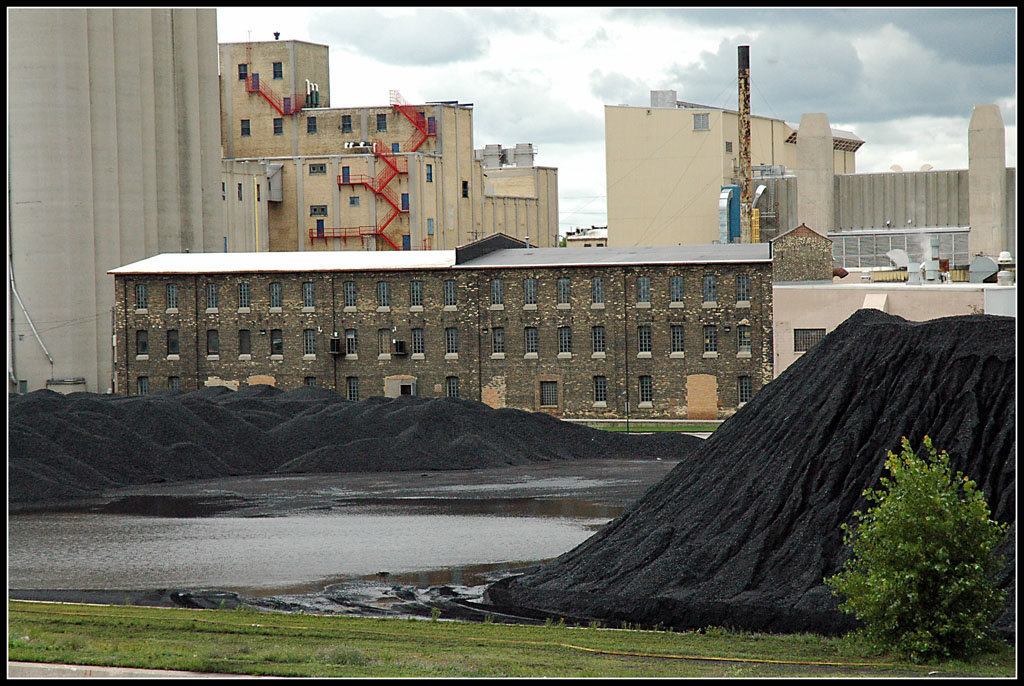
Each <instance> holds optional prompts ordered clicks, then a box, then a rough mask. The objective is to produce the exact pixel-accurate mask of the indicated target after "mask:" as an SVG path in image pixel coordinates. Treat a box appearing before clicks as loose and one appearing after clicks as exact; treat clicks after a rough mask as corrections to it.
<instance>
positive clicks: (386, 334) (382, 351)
mask: <svg viewBox="0 0 1024 686" xmlns="http://www.w3.org/2000/svg"><path fill="white" fill-rule="evenodd" d="M377 354H378V355H390V354H391V329H377Z"/></svg>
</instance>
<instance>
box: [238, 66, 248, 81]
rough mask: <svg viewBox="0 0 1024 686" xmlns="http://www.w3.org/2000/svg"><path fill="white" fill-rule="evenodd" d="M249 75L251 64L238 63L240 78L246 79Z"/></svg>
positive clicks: (241, 79)
mask: <svg viewBox="0 0 1024 686" xmlns="http://www.w3.org/2000/svg"><path fill="white" fill-rule="evenodd" d="M247 76H249V65H248V64H240V65H238V80H239V81H245V78H246V77H247Z"/></svg>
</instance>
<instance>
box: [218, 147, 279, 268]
mask: <svg viewBox="0 0 1024 686" xmlns="http://www.w3.org/2000/svg"><path fill="white" fill-rule="evenodd" d="M221 177H222V180H221V184H222V191H221V197H220V203H221V208H222V211H223V214H224V223H223V225H224V236H223V237H222V238H223V239H226V240H227V252H263V251H266V250H269V249H270V244H269V241H270V236H269V220H268V217H267V205H268V202H267V196H268V191H267V167H266V165H265V164H261V163H259V162H242V161H238V160H227V159H226V160H223V161H222V163H221ZM239 196H241V197H239ZM223 249H224V246H223V243H222V246H221V250H223Z"/></svg>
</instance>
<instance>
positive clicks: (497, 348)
mask: <svg viewBox="0 0 1024 686" xmlns="http://www.w3.org/2000/svg"><path fill="white" fill-rule="evenodd" d="M491 352H492V353H503V352H505V327H503V326H496V327H494V328H493V329H491Z"/></svg>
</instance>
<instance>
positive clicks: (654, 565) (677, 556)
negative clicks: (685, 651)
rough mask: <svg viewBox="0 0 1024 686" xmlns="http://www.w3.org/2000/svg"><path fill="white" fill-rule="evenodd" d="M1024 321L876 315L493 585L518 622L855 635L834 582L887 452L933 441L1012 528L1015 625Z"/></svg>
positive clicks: (1011, 616)
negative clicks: (549, 550) (1019, 351)
mask: <svg viewBox="0 0 1024 686" xmlns="http://www.w3.org/2000/svg"><path fill="white" fill-rule="evenodd" d="M1014 325H1015V320H1014V319H1013V318H1008V317H995V316H991V315H971V316H966V317H950V318H945V319H937V320H933V321H928V322H921V323H911V322H907V321H906V320H903V319H901V318H899V317H894V316H890V315H887V314H884V313H882V312H879V311H877V310H860V311H858V312H857V313H855V314H854V315H853V316H851V317H850V318H849V319H848V320H847V321H846V322H844V323H843V324H842V325H840V326H839V327H838V328H836V330H835V331H834V332H832V333H831V334H829V335H828V336H827V337H826V338H825V339H824V340H823V341H822V342H821V343H819V344H818V345H817V346H816V347H815V348H814V349H813V350H811V351H809V352H807V353H806V354H805V355H804V356H803V357H802V358H801V359H800V360H798V361H797V362H796V363H795V364H793V365H792V366H791V367H790V368H789V369H787V370H786V371H785V372H784V373H783V374H781V375H780V376H779V378H777V379H776V380H775V381H773V382H772V383H771V384H769V385H768V386H766V387H765V388H764V389H763V390H762V391H761V392H760V393H758V394H757V396H756V397H755V398H754V399H753V400H752V401H751V402H750V403H749V404H748V405H746V406H745V407H743V408H742V409H741V410H740V411H739V412H737V413H736V414H735V415H734V416H733V417H732V418H730V419H729V420H728V421H727V422H725V423H724V424H723V425H722V426H721V427H720V428H719V429H718V431H716V432H715V434H714V435H713V436H712V437H711V438H709V439H708V440H707V441H706V442H705V444H704V446H703V448H702V450H701V451H700V452H698V453H696V454H695V455H694V456H693V457H692V458H691V459H688V460H685V461H683V462H680V463H679V464H678V465H677V466H676V467H675V468H674V469H673V470H672V471H671V472H669V474H668V475H667V476H666V477H665V479H664V480H662V481H661V482H660V483H659V484H657V485H655V486H653V487H652V488H651V489H650V490H648V491H647V493H645V494H644V495H643V497H641V498H640V499H639V500H638V501H637V502H636V503H634V505H633V506H632V507H631V508H630V509H628V510H627V511H626V512H624V513H623V514H622V515H621V516H620V517H619V518H618V519H616V520H614V521H612V522H610V523H609V524H608V525H607V526H605V527H604V528H603V529H601V531H599V532H598V533H597V534H595V535H594V536H592V537H591V538H590V539H588V540H587V541H585V542H584V543H582V544H581V545H579V546H578V547H577V548H575V549H573V550H571V551H569V552H567V553H565V554H564V555H562V556H560V557H559V558H557V559H556V560H554V561H552V562H551V563H549V564H547V565H545V566H543V567H541V568H540V569H539V570H537V571H535V572H533V573H529V574H526V575H523V576H520V577H515V578H510V579H506V580H502V581H500V582H498V583H496V584H494V585H492V586H491V587H490V588H489V589H488V593H487V597H488V599H489V601H490V602H492V603H494V604H495V605H496V606H497V607H499V608H502V609H503V610H504V611H509V612H529V611H534V612H537V611H540V612H546V613H549V614H553V615H559V616H564V617H567V618H572V617H575V618H585V619H595V618H596V619H600V620H605V621H611V622H613V623H618V622H620V621H628V622H631V623H640V624H646V625H655V624H658V623H663V624H665V625H671V626H674V627H675V628H677V629H693V628H702V627H706V626H730V627H734V628H737V629H743V630H751V631H766V632H783V633H786V632H803V631H812V632H817V633H826V634H828V633H840V632H844V631H846V630H848V629H850V628H852V627H853V626H854V620H852V619H851V618H850V617H849V616H848V615H845V614H842V613H840V612H839V611H838V608H837V601H836V600H835V598H834V597H833V596H832V595H831V593H830V592H829V590H828V589H827V588H826V587H825V586H824V584H823V583H822V579H823V577H825V576H827V575H831V574H833V573H835V572H837V571H838V570H839V567H840V565H841V564H842V561H843V559H844V556H846V555H848V550H847V549H846V548H845V547H844V546H843V543H842V537H843V536H842V531H841V529H840V525H841V524H842V523H843V522H852V521H853V517H852V513H853V512H854V510H858V509H860V510H864V509H865V508H866V507H867V506H868V505H869V504H868V503H867V502H866V501H865V500H864V498H863V497H862V495H861V493H862V492H863V491H864V489H866V488H869V487H877V486H878V485H879V484H878V479H879V477H880V476H881V475H882V473H883V471H884V468H883V461H884V457H885V454H886V452H887V451H889V450H893V451H896V452H898V450H899V446H900V438H901V437H902V436H906V437H907V438H908V439H909V440H910V441H911V444H912V445H914V446H915V447H917V446H920V445H921V441H922V439H923V438H924V436H925V435H928V436H931V437H932V439H933V441H934V444H935V446H936V447H937V448H939V449H940V450H941V449H944V450H946V451H947V452H949V454H950V456H951V462H952V466H953V468H954V470H960V471H963V472H964V473H965V474H966V475H968V476H969V477H970V478H972V479H973V480H975V481H976V482H977V483H978V484H979V486H981V487H982V488H983V489H984V492H985V495H986V497H987V499H988V502H989V505H990V507H991V509H992V511H993V518H994V519H996V520H997V521H1000V522H1009V523H1011V529H1010V535H1009V537H1008V539H1009V540H1008V541H1007V542H1006V543H1004V544H1003V545H1002V546H1001V547H1000V549H999V551H998V552H999V553H1001V554H1003V555H1005V556H1006V564H1005V567H1004V570H1003V573H1002V574H1001V577H1000V579H999V582H1000V585H1001V587H1002V588H1004V589H1006V590H1007V591H1008V601H1007V604H1006V607H1005V610H1004V611H1003V613H1002V614H1001V616H1000V617H999V618H998V619H997V621H996V623H995V628H996V629H997V630H998V631H999V633H1000V634H1001V635H1003V636H1004V637H1009V636H1012V635H1013V634H1014V632H1015V621H1016V618H1015V611H1014V603H1015V590H1016V589H1015V581H1014V576H1015V574H1014V572H1015V568H1016V567H1015V548H1014V539H1015V526H1016V524H1015V523H1016V511H1015V493H1014V491H1015V485H1016V466H1015V459H1016V437H1015V409H1014V401H1015V383H1016V381H1015V363H1016V350H1015V332H1014Z"/></svg>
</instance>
